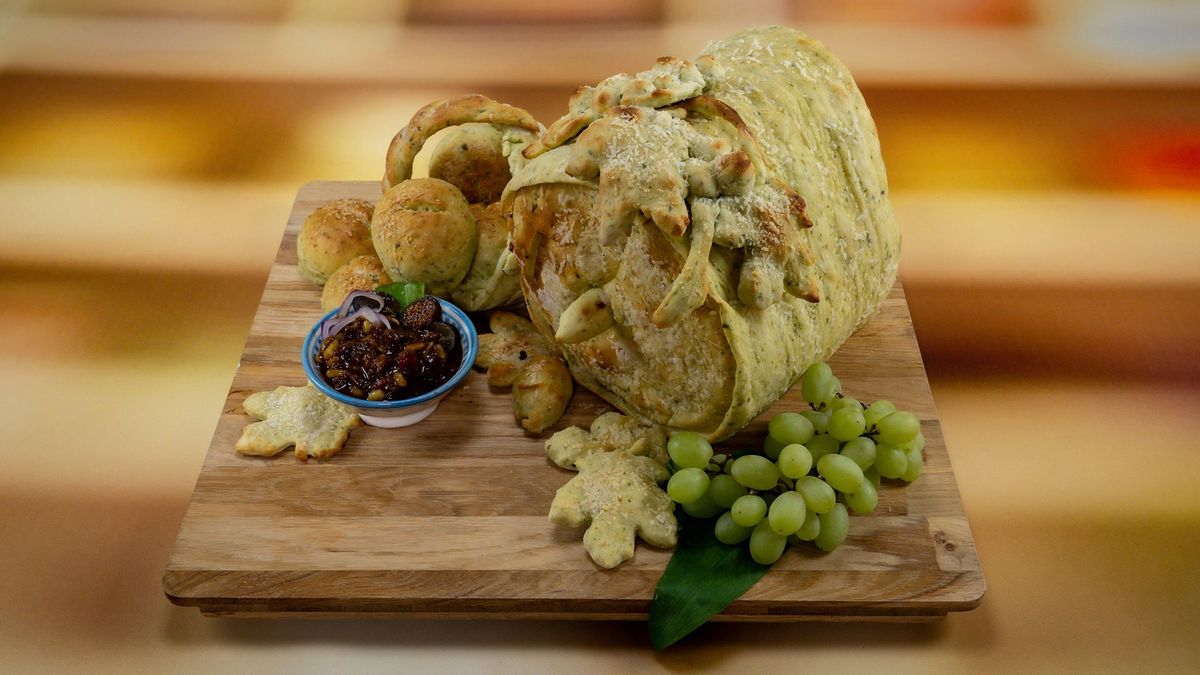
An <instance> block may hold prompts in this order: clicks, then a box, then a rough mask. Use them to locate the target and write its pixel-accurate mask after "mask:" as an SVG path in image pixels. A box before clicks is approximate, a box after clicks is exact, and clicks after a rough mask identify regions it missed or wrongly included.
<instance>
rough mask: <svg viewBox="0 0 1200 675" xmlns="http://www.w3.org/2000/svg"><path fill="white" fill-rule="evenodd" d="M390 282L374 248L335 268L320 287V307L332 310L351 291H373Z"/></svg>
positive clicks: (324, 309) (339, 304)
mask: <svg viewBox="0 0 1200 675" xmlns="http://www.w3.org/2000/svg"><path fill="white" fill-rule="evenodd" d="M390 283H392V279H391V277H389V276H388V274H387V272H386V271H385V270H384V269H383V263H381V262H379V256H377V255H375V253H374V249H372V253H371V254H370V255H360V256H358V257H357V258H354V259H353V260H351V261H350V262H348V263H346V264H345V265H342V266H341V267H339V268H337V271H336V272H334V273H333V274H332V275H330V277H329V281H326V282H325V288H323V289H321V309H322V310H323V311H326V312H332V311H333V310H335V309H337V308H338V307H340V306H341V304H342V301H343V300H345V299H346V296H347V295H350V293H352V292H353V291H373V290H375V289H376V288H379V287H380V286H383V285H386V284H390Z"/></svg>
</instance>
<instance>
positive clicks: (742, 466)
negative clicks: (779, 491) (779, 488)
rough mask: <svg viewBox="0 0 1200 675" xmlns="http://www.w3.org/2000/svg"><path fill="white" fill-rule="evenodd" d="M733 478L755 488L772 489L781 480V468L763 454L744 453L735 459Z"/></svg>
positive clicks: (732, 470) (732, 471) (731, 470)
mask: <svg viewBox="0 0 1200 675" xmlns="http://www.w3.org/2000/svg"><path fill="white" fill-rule="evenodd" d="M730 473H731V474H732V475H733V478H734V479H735V480H736V481H737V482H739V483H741V484H742V485H745V486H746V487H748V488H751V489H753V490H770V489H771V488H773V487H775V484H776V483H777V482H779V469H778V468H776V466H775V463H774V462H772V461H771V460H769V459H767V458H766V457H763V456H762V455H742V456H741V457H738V458H737V459H735V460H733V468H732V469H730Z"/></svg>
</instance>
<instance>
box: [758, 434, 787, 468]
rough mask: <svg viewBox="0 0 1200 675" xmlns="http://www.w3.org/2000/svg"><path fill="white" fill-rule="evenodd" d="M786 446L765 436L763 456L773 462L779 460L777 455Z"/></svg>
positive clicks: (768, 435)
mask: <svg viewBox="0 0 1200 675" xmlns="http://www.w3.org/2000/svg"><path fill="white" fill-rule="evenodd" d="M786 445H787V443H784V442H783V441H777V440H775V438H774V437H773V436H771V435H770V434H767V437H766V438H765V439H763V454H764V455H766V456H767V459H769V460H771V461H772V462H773V461H775V460H777V459H779V453H780V451H782V450H783V448H784V446H786Z"/></svg>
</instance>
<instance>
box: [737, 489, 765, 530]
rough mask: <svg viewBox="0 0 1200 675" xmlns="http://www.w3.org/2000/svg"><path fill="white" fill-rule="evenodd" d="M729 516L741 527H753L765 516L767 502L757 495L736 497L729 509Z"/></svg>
mask: <svg viewBox="0 0 1200 675" xmlns="http://www.w3.org/2000/svg"><path fill="white" fill-rule="evenodd" d="M729 516H730V518H732V519H733V522H735V523H737V524H738V525H741V526H742V527H754V526H755V525H757V524H758V523H759V521H760V520H762V519H763V518H765V517H766V516H767V502H766V501H764V500H763V498H762V497H759V496H758V495H744V496H741V497H738V498H737V500H736V501H734V502H733V506H731V507H729Z"/></svg>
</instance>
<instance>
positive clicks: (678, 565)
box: [650, 509, 771, 649]
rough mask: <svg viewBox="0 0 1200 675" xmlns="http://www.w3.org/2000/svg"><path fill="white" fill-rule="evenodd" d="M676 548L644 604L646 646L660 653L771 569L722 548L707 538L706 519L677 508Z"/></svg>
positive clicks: (743, 550) (709, 525) (745, 553)
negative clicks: (647, 604) (647, 625)
mask: <svg viewBox="0 0 1200 675" xmlns="http://www.w3.org/2000/svg"><path fill="white" fill-rule="evenodd" d="M676 516H677V517H678V519H679V534H680V536H679V547H678V548H676V549H675V554H674V555H672V556H671V562H670V563H668V564H667V569H666V570H664V571H663V575H662V578H660V579H659V580H658V586H656V587H655V589H654V599H653V601H652V603H651V605H650V642H651V643H652V644H653V645H654V648H655V649H664V648H666V647H669V646H671V645H673V644H675V642H677V641H679V640H680V639H681V638H683V637H684V636H685V635H687V634H688V633H691V632H692V631H694V630H696V629H697V628H699V627H700V626H702V625H704V623H705V622H706V621H708V620H709V619H710V618H712V617H713V616H715V615H716V614H717V613H719V612H720V611H721V610H723V609H725V608H726V607H728V606H729V603H731V602H733V601H734V600H737V599H738V598H739V597H741V595H742V593H745V592H746V591H747V590H749V589H750V587H751V586H753V585H754V584H755V583H757V582H758V580H759V579H761V578H762V577H763V575H764V574H766V573H767V570H769V569H771V567H770V566H769V565H760V564H758V563H756V562H754V559H753V558H751V557H750V550H749V549H748V548H747V547H746V546H744V545H739V546H727V545H725V544H722V543H721V542H719V541H717V538H716V536H715V535H714V534H713V520H712V519H711V518H709V519H704V520H699V519H696V518H692V517H691V516H688V515H687V514H685V513H684V512H683V510H682V509H677V513H676Z"/></svg>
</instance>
